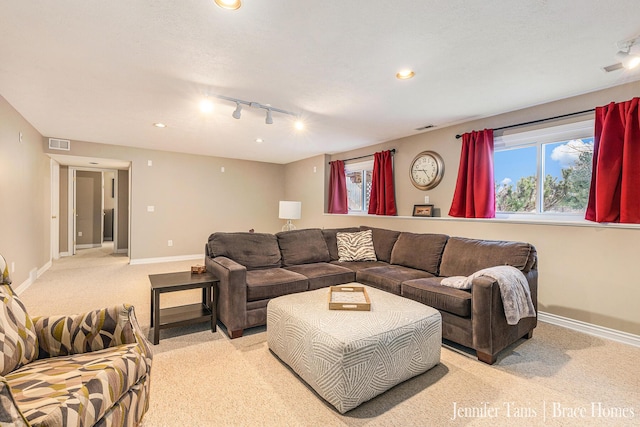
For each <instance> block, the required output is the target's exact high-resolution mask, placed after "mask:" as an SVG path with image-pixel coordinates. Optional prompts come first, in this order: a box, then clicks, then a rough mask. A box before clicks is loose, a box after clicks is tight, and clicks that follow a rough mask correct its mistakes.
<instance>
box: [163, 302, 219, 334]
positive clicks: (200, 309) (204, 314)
mask: <svg viewBox="0 0 640 427" xmlns="http://www.w3.org/2000/svg"><path fill="white" fill-rule="evenodd" d="M210 319H211V309H209V307H207V306H205V305H204V304H187V305H181V306H177V307H167V308H161V309H160V329H165V328H171V327H174V326H187V325H191V324H193V323H199V322H205V321H207V320H210Z"/></svg>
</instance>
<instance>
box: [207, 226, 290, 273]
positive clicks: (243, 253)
mask: <svg viewBox="0 0 640 427" xmlns="http://www.w3.org/2000/svg"><path fill="white" fill-rule="evenodd" d="M209 256H210V257H211V258H215V257H218V256H223V257H227V258H230V259H232V260H234V261H235V262H237V263H238V264H242V265H244V266H245V267H247V270H255V269H259V268H274V267H280V265H281V256H280V248H279V247H278V239H277V238H276V236H275V235H273V234H268V233H242V232H238V233H224V232H218V233H213V234H212V235H211V236H209Z"/></svg>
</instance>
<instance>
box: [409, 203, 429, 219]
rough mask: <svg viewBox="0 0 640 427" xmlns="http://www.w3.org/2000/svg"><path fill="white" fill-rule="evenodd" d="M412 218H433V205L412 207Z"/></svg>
mask: <svg viewBox="0 0 640 427" xmlns="http://www.w3.org/2000/svg"><path fill="white" fill-rule="evenodd" d="M413 216H424V217H432V216H433V205H413Z"/></svg>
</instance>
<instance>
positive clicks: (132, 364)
mask: <svg viewBox="0 0 640 427" xmlns="http://www.w3.org/2000/svg"><path fill="white" fill-rule="evenodd" d="M148 371H149V366H148V365H147V359H146V358H145V357H143V356H142V355H141V354H140V352H139V346H138V344H126V345H122V346H118V347H110V348H106V349H104V350H98V351H95V352H91V353H83V354H74V355H71V356H61V357H55V358H47V359H42V360H38V361H35V362H33V363H31V364H29V365H27V366H24V367H22V368H20V369H18V370H16V371H14V372H12V373H10V374H9V375H7V376H6V379H7V382H8V383H9V385H10V386H11V390H12V392H13V395H14V398H15V401H16V403H17V404H18V407H19V408H20V409H21V411H22V412H23V414H24V415H25V417H26V418H27V420H28V421H29V423H30V424H31V425H46V426H53V425H66V423H65V422H64V421H65V420H75V421H74V422H76V421H77V425H85V426H91V425H94V424H95V423H96V422H97V421H98V420H100V418H101V417H102V416H103V415H104V414H105V413H106V412H107V410H109V408H111V407H112V406H113V405H114V404H115V403H116V402H117V401H118V400H119V399H120V397H121V396H123V395H124V394H125V393H126V392H127V391H128V390H129V389H131V387H133V386H134V385H135V384H136V383H138V382H139V381H140V380H141V379H142V378H144V377H145V376H146V374H147V372H148ZM74 425H75V424H74Z"/></svg>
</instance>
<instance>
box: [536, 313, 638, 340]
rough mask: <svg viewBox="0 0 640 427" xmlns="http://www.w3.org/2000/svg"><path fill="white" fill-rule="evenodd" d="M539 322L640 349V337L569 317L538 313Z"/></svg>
mask: <svg viewBox="0 0 640 427" xmlns="http://www.w3.org/2000/svg"><path fill="white" fill-rule="evenodd" d="M538 320H540V321H541V322H546V323H550V324H552V325H557V326H562V327H564V328H567V329H573V330H574V331H578V332H584V333H585V334H589V335H593V336H596V337H599V338H605V339H608V340H612V341H617V342H621V343H623V344H628V345H632V346H634V347H640V335H634V334H630V333H628V332H622V331H616V330H615V329H610V328H605V327H604V326H599V325H594V324H592V323H586V322H582V321H580V320H574V319H569V318H568V317H562V316H558V315H556V314H551V313H544V312H538Z"/></svg>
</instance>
